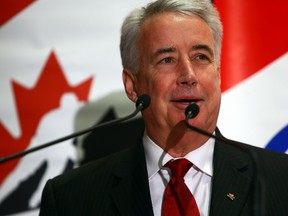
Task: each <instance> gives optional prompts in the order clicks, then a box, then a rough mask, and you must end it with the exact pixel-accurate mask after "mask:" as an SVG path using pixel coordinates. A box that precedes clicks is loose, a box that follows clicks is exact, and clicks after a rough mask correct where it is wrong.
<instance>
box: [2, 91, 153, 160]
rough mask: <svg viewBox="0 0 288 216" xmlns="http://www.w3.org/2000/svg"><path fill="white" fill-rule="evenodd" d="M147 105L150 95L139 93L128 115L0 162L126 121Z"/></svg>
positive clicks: (5, 158)
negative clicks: (134, 106)
mask: <svg viewBox="0 0 288 216" xmlns="http://www.w3.org/2000/svg"><path fill="white" fill-rule="evenodd" d="M149 105H150V96H148V95H146V94H144V95H141V96H139V97H138V100H137V102H136V110H135V111H134V112H133V113H131V114H129V115H128V116H125V117H122V118H118V119H115V120H111V121H108V122H104V123H102V124H99V125H94V126H92V127H89V128H87V129H84V130H81V131H79V132H75V133H72V134H70V135H67V136H64V137H62V138H59V139H56V140H53V141H50V142H47V143H45V144H42V145H39V146H36V147H34V148H31V149H27V150H25V151H21V152H17V153H15V154H11V155H8V156H6V157H2V158H0V164H3V163H5V162H7V161H10V160H12V159H15V158H18V157H21V156H24V155H27V154H29V153H32V152H35V151H38V150H40V149H43V148H47V147H49V146H52V145H55V144H58V143H61V142H63V141H65V140H68V139H71V138H74V137H77V136H81V135H83V134H86V133H88V132H91V131H93V130H95V129H97V128H100V127H107V126H112V125H115V124H117V123H120V122H123V121H126V120H128V119H130V118H133V117H134V116H136V115H137V114H138V113H139V112H140V111H141V110H144V109H146V108H147V107H148V106H149Z"/></svg>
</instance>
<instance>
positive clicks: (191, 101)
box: [174, 99, 199, 105]
mask: <svg viewBox="0 0 288 216" xmlns="http://www.w3.org/2000/svg"><path fill="white" fill-rule="evenodd" d="M198 101H199V100H197V99H180V100H175V101H174V102H177V103H181V104H185V105H189V104H191V103H196V102H198Z"/></svg>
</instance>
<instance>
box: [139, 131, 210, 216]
mask: <svg viewBox="0 0 288 216" xmlns="http://www.w3.org/2000/svg"><path fill="white" fill-rule="evenodd" d="M143 144H144V151H145V155H146V163H147V170H148V177H149V187H150V194H151V199H152V205H153V211H154V215H155V216H161V209H162V201H163V196H164V191H165V188H166V185H167V184H168V182H169V180H170V178H171V177H170V174H169V172H168V169H167V168H165V167H163V166H164V165H165V164H166V162H168V161H169V160H171V159H175V158H173V157H171V156H170V155H169V154H167V153H166V152H165V151H164V150H163V149H162V148H160V147H159V146H158V145H156V144H155V143H154V142H153V141H152V140H151V139H150V138H149V137H148V136H147V134H146V133H145V134H144V136H143ZM214 145H215V141H214V140H213V139H209V140H208V141H207V142H206V143H205V144H204V145H202V146H201V147H199V148H198V149H195V150H194V151H192V152H190V153H188V154H187V155H185V156H184V158H186V159H188V160H189V161H190V162H191V163H193V166H192V168H191V169H190V170H189V171H188V172H187V174H186V175H185V177H184V179H185V183H186V185H187V187H188V188H189V190H190V191H191V193H192V194H193V196H194V198H195V200H196V203H197V205H198V208H199V212H200V215H201V216H208V214H209V205H210V198H211V182H212V174H213V152H214Z"/></svg>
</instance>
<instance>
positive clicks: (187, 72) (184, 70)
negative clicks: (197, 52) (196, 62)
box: [177, 60, 198, 86]
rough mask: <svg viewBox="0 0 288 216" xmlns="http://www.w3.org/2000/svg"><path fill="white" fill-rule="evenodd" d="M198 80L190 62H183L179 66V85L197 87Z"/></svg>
mask: <svg viewBox="0 0 288 216" xmlns="http://www.w3.org/2000/svg"><path fill="white" fill-rule="evenodd" d="M197 83H198V79H197V76H196V74H195V71H194V70H193V67H192V64H191V62H190V61H189V60H186V61H183V62H181V65H179V75H178V78H177V84H178V85H194V86H195V85H197Z"/></svg>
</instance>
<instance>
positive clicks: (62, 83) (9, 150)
mask: <svg viewBox="0 0 288 216" xmlns="http://www.w3.org/2000/svg"><path fill="white" fill-rule="evenodd" d="M92 80H93V78H92V77H90V78H89V79H87V80H85V81H84V82H82V83H80V84H78V85H77V86H70V85H69V83H68V82H67V80H66V78H65V76H64V74H63V70H62V68H61V66H60V65H59V64H58V61H57V59H56V56H55V54H54V53H53V52H52V53H51V55H50V56H49V58H48V61H47V63H46V65H45V66H44V68H43V71H42V73H41V76H40V78H39V80H38V81H37V83H36V85H35V86H34V87H33V88H26V87H24V86H22V85H21V84H19V83H17V82H15V81H12V88H13V92H14V94H15V95H14V97H15V104H16V110H17V112H18V119H19V124H20V128H21V135H20V137H19V138H15V137H13V136H12V135H11V134H10V133H9V132H8V131H7V130H6V128H5V126H4V125H3V124H2V123H0V137H1V143H3V144H2V146H1V152H0V156H1V157H3V156H6V155H9V154H14V153H16V152H18V151H23V150H25V149H26V148H27V147H28V145H29V143H30V140H31V138H32V137H33V136H34V135H35V133H36V129H37V127H38V124H39V122H40V120H41V118H42V117H43V115H45V114H46V113H47V112H49V111H51V110H53V109H56V108H58V107H59V106H60V99H61V97H62V95H63V94H65V93H74V94H75V95H76V96H77V98H78V100H79V101H87V98H88V93H89V89H90V87H91V84H92ZM64 135H65V134H64ZM18 162H19V159H16V160H12V161H9V162H7V163H6V164H2V165H1V166H0V184H1V183H2V182H3V180H4V179H5V178H6V177H7V176H8V174H9V173H10V172H11V171H12V170H13V169H14V168H15V166H16V165H17V163H18Z"/></svg>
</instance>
